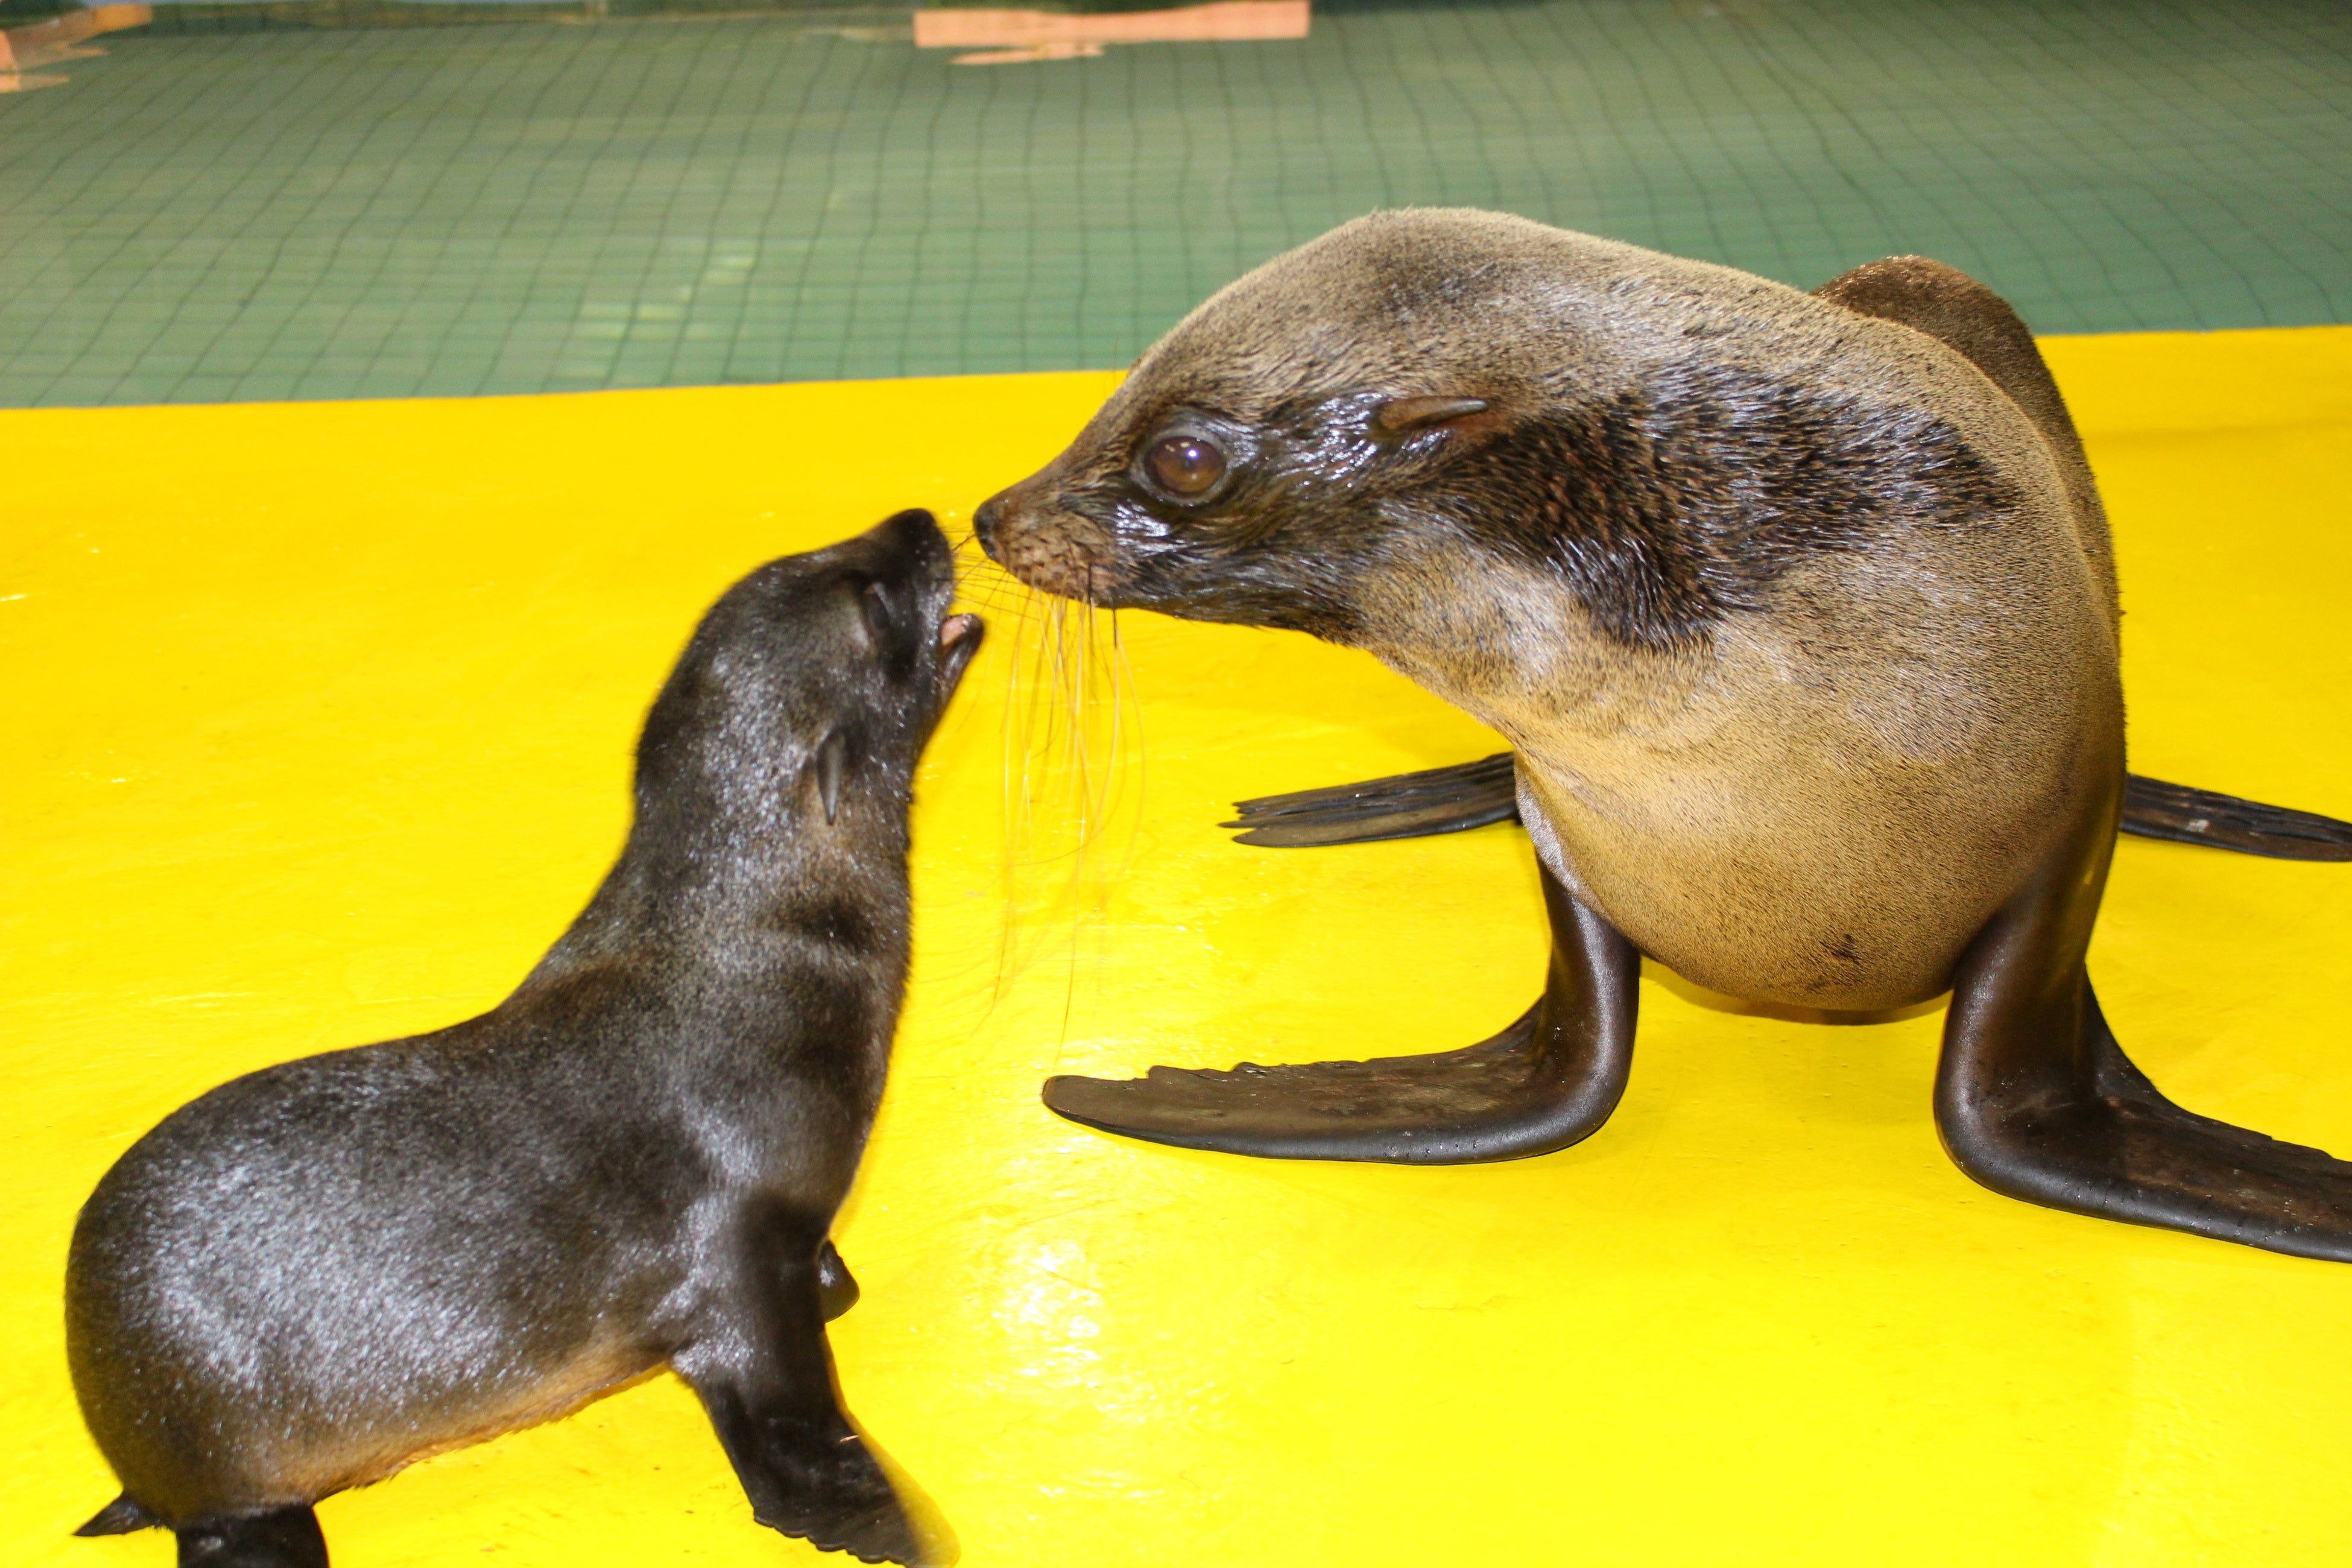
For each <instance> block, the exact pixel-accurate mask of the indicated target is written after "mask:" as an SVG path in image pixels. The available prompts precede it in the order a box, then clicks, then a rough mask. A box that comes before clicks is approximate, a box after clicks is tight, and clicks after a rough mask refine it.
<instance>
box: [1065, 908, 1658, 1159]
mask: <svg viewBox="0 0 2352 1568" xmlns="http://www.w3.org/2000/svg"><path fill="white" fill-rule="evenodd" d="M1543 886H1544V904H1545V907H1546V909H1547V910H1549V914H1550V917H1551V931H1552V953H1551V967H1550V972H1549V976H1548V979H1547V982H1546V984H1545V987H1544V994H1543V998H1542V1000H1540V1001H1538V1003H1537V1004H1536V1005H1534V1006H1533V1007H1531V1008H1529V1009H1528V1012H1527V1013H1526V1014H1525V1015H1524V1016H1522V1017H1521V1018H1520V1019H1519V1020H1518V1022H1517V1023H1515V1024H1513V1025H1512V1026H1510V1027H1509V1028H1507V1029H1506V1030H1504V1031H1503V1032H1502V1033H1501V1034H1499V1035H1497V1036H1496V1037H1494V1038H1493V1039H1491V1040H1487V1041H1486V1042H1484V1043H1483V1044H1480V1045H1475V1046H1472V1047H1468V1048H1467V1049H1465V1050H1457V1051H1446V1052H1443V1053H1441V1054H1438V1055H1435V1056H1425V1057H1387V1058H1380V1059H1377V1060H1373V1061H1360V1062H1357V1061H1339V1062H1315V1063H1312V1064H1309V1065H1306V1066H1301V1067H1274V1068H1263V1067H1255V1066H1252V1065H1250V1064H1247V1063H1244V1064H1243V1065H1242V1066H1240V1067H1238V1068H1234V1069H1233V1070H1232V1071H1230V1072H1217V1071H1212V1070H1193V1071H1188V1070H1184V1069H1181V1068H1164V1067H1161V1068H1152V1069H1151V1071H1150V1075H1149V1076H1148V1077H1145V1078H1140V1079H1129V1080H1127V1081H1124V1082H1119V1081H1114V1080H1111V1079H1093V1078H1071V1077H1061V1078H1054V1079H1047V1080H1046V1082H1045V1103H1046V1105H1047V1106H1049V1107H1050V1108H1052V1109H1053V1110H1055V1112H1057V1113H1058V1114H1060V1115H1063V1116H1066V1117H1067V1118H1069V1119H1070V1120H1071V1121H1077V1122H1083V1123H1084V1124H1086V1125H1087V1126H1089V1127H1096V1128H1100V1129H1101V1130H1102V1131H1106V1132H1118V1133H1123V1134H1125V1135H1126V1136H1128V1137H1129V1138H1141V1139H1144V1140H1146V1141H1148V1142H1154V1143H1172V1144H1176V1145H1178V1146H1180V1147H1182V1148H1187V1149H1215V1150H1220V1151H1222V1152H1226V1153H1232V1154H1259V1155H1265V1156H1268V1157H1271V1158H1276V1159H1288V1160H1373V1161H1382V1162H1387V1163H1394V1164H1421V1165H1459V1164H1472V1163H1478V1162H1482V1161H1488V1160H1514V1159H1519V1158H1522V1157H1524V1156H1526V1155H1530V1154H1548V1153H1549V1152H1552V1151H1553V1150H1555V1149H1565V1148H1567V1147H1568V1146H1569V1145H1570V1144H1571V1143H1575V1142H1580V1140H1582V1139H1584V1138H1587V1137H1590V1136H1591V1134H1592V1133H1593V1132H1594V1131H1596V1130H1597V1129H1599V1127H1600V1126H1601V1123H1602V1122H1603V1121H1607V1120H1608V1119H1609V1113H1610V1112H1611V1111H1612V1110H1615V1109H1616V1108H1617V1101H1618V1099H1619V1097H1620V1096H1622V1094H1623V1093H1624V1092H1625V1079H1626V1075H1627V1073H1628V1071H1629V1070H1630V1068H1631V1067H1632V1065H1633V1009H1634V999H1635V982H1636V981H1637V980H1638V979H1639V977H1640V974H1641V954H1640V953H1638V952H1635V951H1634V949H1633V944H1632V943H1631V942H1627V941H1626V940H1625V939H1624V938H1623V937H1622V936H1621V935H1619V934H1618V932H1617V931H1616V930H1615V929H1614V928H1613V927H1612V926H1611V925H1609V923H1608V922H1607V921H1603V920H1602V919H1601V917H1600V916H1598V915H1596V914H1594V913H1593V912H1592V911H1591V910H1588V909H1586V908H1585V907H1584V906H1583V905H1581V904H1580V903H1578V902H1577V901H1576V900H1574V899H1573V898H1571V897H1570V895H1569V893H1568V891H1567V889H1563V888H1562V887H1561V886H1560V885H1559V883H1558V882H1557V881H1555V880H1554V879H1552V876H1551V874H1550V873H1549V872H1548V871H1547V872H1545V873H1544V878H1543Z"/></svg>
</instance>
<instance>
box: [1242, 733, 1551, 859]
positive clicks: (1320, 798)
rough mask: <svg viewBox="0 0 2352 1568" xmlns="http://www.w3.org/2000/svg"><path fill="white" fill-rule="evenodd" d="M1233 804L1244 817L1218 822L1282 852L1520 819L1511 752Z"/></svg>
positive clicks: (1244, 841) (1246, 841) (1247, 840)
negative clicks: (1354, 782) (1356, 782)
mask: <svg viewBox="0 0 2352 1568" xmlns="http://www.w3.org/2000/svg"><path fill="white" fill-rule="evenodd" d="M1234 810H1235V811H1237V812H1239V813H1240V814H1241V815H1240V816H1238V817H1237V818H1235V819H1234V821H1232V822H1227V823H1222V824H1220V825H1219V826H1224V827H1241V828H1246V829H1248V831H1247V832H1245V833H1243V834H1241V835H1239V836H1238V837H1237V839H1236V842H1238V843H1242V844H1262V845H1265V846H1267V847H1273V848H1281V849H1303V848H1308V847H1315V846H1318V845H1324V844H1367V843H1370V842H1371V841H1373V840H1375V839H1381V838H1420V837H1424V836H1426V835H1429V834H1433V833H1460V832H1462V831H1463V830H1464V829H1465V828H1471V827H1484V826H1486V825H1487V824H1488V823H1490V822H1517V820H1518V818H1519V800H1518V785H1517V782H1516V780H1515V778H1514V776H1513V771H1512V766H1511V753H1510V752H1497V753H1496V755H1494V756H1491V757H1481V758H1479V759H1478V760H1477V761H1476V762H1475V763H1454V764H1453V765H1452V766H1450V767H1443V768H1426V769H1423V771H1421V772H1420V773H1391V774H1390V775H1389V776H1388V777H1386V778H1377V779H1366V780H1365V781H1364V782H1363V783H1361V784H1332V785H1329V786H1327V787H1325V788H1323V789H1302V790H1297V791H1294V792H1292V793H1291V794H1288V795H1260V796H1259V797H1257V798H1256V799H1255V800H1239V801H1235V802H1234Z"/></svg>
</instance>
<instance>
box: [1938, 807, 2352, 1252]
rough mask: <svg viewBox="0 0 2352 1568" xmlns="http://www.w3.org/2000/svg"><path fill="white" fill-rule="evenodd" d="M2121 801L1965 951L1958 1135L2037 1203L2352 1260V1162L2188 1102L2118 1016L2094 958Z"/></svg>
mask: <svg viewBox="0 0 2352 1568" xmlns="http://www.w3.org/2000/svg"><path fill="white" fill-rule="evenodd" d="M2114 810H2115V806H2114V805H2113V804H2112V803H2109V804H2107V805H2105V806H2104V807H2103V808H2102V809H2101V810H2100V811H2098V812H2096V813H2094V814H2092V816H2091V819H2090V820H2087V821H2086V822H2085V823H2084V825H2083V826H2082V827H2081V828H2080V829H2078V831H2077V832H2076V833H2075V834H2074V837H2073V839H2072V841H2071V843H2070V844H2069V845H2068V846H2067V847H2065V848H2064V849H2063V851H2062V852H2060V853H2059V854H2056V855H2053V858H2052V859H2051V862H2050V863H2049V864H2048V865H2047V866H2045V867H2044V868H2042V872H2041V873H2040V874H2039V875H2038V876H2037V877H2036V879H2034V881H2033V882H2032V883H2031V884H2029V885H2028V886H2027V887H2026V888H2025V889H2022V890H2021V892H2019V893H2018V895H2017V896H2016V897H2015V898H2013V899H2012V900H2011V901H2010V902H2009V903H2008V904H2007V905H2006V906H2005V907H2003V908H2002V909H2001V910H2000V912H1999V913H1998V914H1996V915H1995V916H1994V917H1993V919H1992V921H1990V923H1989V924H1988V925H1987V926H1986V927H1985V929H1984V931H1982V932H1981V933H1980V934H1979V936H1978V937H1977V939H1976V941H1975V942H1972V943H1971V944H1970V945H1969V950H1968V952H1966V953H1965V954H1963V955H1962V957H1961V959H1960V963H1959V967H1958V971H1957V972H1956V973H1955V974H1954V976H1953V985H1952V1006H1951V1012H1950V1014H1949V1015H1948V1017H1947V1018H1946V1020H1945V1025H1944V1049H1943V1057H1942V1060H1941V1062H1940V1063H1939V1065H1938V1066H1937V1073H1936V1126H1937V1131H1939V1132H1940V1133H1941V1134H1942V1135H1943V1139H1944V1146H1945V1147H1946V1148H1947V1149H1948V1150H1949V1151H1950V1152H1951V1155H1952V1158H1953V1160H1954V1161H1955V1162H1957V1163H1958V1165H1959V1167H1960V1168H1961V1169H1962V1170H1964V1171H1966V1172H1967V1173H1969V1175H1971V1176H1973V1177H1974V1178H1976V1179H1977V1180H1978V1181H1979V1182H1981V1183H1983V1184H1985V1185H1986V1186H1988V1187H1990V1188H1992V1189H1993V1190H1994V1191H1995V1192H1998V1193H2005V1194H2008V1195H2010V1196H2011V1197H2015V1198H2022V1199H2024V1200H2025V1201H2026V1202H2028V1203H2035V1204H2042V1205H2047V1206H2049V1207H2051V1208H2059V1209H2067V1210H2070V1211H2072V1212H2074V1213H2075V1214H2085V1215H2098V1216H2100V1217H2102V1218H2106V1219H2120V1220H2128V1221H2130V1222H2132V1223H2134V1224H2137V1225H2151V1226H2164V1227H2166V1228H2168V1229H2171V1230H2185V1231H2189V1232H2191V1233H2193V1234H2195V1235H2198V1236H2210V1237H2216V1238H2218V1239H2221V1240H2223V1241H2239V1242H2244V1243H2245V1244H2247V1245H2248V1246H2251V1247H2268V1248H2269V1249H2270V1250H2272V1251H2273V1252H2287V1253H2293V1254H2295V1255H2296V1256H2298V1257H2304V1258H2330V1259H2334V1260H2337V1261H2347V1262H2352V1164H2347V1163H2345V1162H2343V1161H2340V1160H2335V1159H2331V1158H2329V1157H2328V1156H2327V1155H2326V1154H2324V1153H2322V1152H2319V1151H2318V1150H2316V1149H2306V1148H2304V1147H2302V1146H2301V1145H2299V1144H2294V1143H2281V1142H2277V1141H2275V1140H2273V1139H2270V1138H2266V1137H2264V1136H2263V1135H2262V1134H2261V1133H2259V1132H2252V1131H2247V1130H2246V1129H2244V1128H2242V1127H2232V1126H2231V1125H2229V1124H2228V1123H2227V1122H2222V1121H2213V1120H2211V1119H2210V1118H2208V1117H2203V1116H2198V1115H2195V1114H2193V1113H2192V1112H2189V1111H2186V1110H2181V1109H2180V1108H2179V1106H2177V1105H2175V1104H2173V1103H2172V1102H2171V1101H2170V1100H2167V1099H2165V1098H2164V1096H2163V1095H2161V1094H2159V1093H2158V1091H2157V1089H2156V1086H2155V1085H2154V1084H2152V1083H2150V1082H2149V1081H2148V1079H2147V1076H2146V1075H2145V1074H2143V1073H2142V1072H2141V1071H2140V1070H2139V1069H2138V1068H2136V1067H2134V1066H2133V1065H2132V1064H2131V1061H2130V1060H2129V1058H2126V1056H2125V1055H2124V1053H2123V1048H2122V1047H2120V1046H2118V1045H2117V1044H2116V1037H2115V1035H2114V1034H2113V1033H2112V1032H2111V1031H2110V1030H2109V1029H2108V1027H2107V1024H2106V1019H2105V1017H2104V1016H2102V1015H2101V1013H2100V1011H2099V1004H2098V999H2097V998H2096V997H2095V996H2094V995H2093V994H2092V993H2091V983H2090V977H2089V975H2088V974H2087V973H2085V971H2084V964H2083V959H2084V952H2085V950H2086V949H2087V948H2088V947H2089V945H2090V937H2091V924H2092V921H2093V919H2094V917H2095V915H2096V914H2097V912H2098V906H2099V894H2100V891H2101V889H2103V887H2104V885H2105V869H2106V860H2107V856H2108V853H2109V849H2108V843H2109V839H2108V835H2109V833H2110V832H2111V827H2110V825H2111V824H2112V822H2113V821H2114V816H2113V813H2114Z"/></svg>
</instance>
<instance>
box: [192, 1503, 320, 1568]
mask: <svg viewBox="0 0 2352 1568" xmlns="http://www.w3.org/2000/svg"><path fill="white" fill-rule="evenodd" d="M175 1533H176V1534H177V1535H178V1536H179V1540H180V1568H327V1538H326V1536H325V1535H324V1534H322V1533H321V1532H320V1529H319V1516H318V1515H317V1514H314V1513H312V1512H311V1511H310V1510H309V1509H307V1508H303V1507H300V1506H299V1505H298V1506H296V1507H293V1508H281V1509H273V1510H270V1511H269V1512H268V1513H248V1514H240V1515H238V1516H236V1518H233V1519H203V1520H197V1521H194V1523H191V1524H184V1525H182V1526H180V1528H179V1529H178V1531H176V1532H175Z"/></svg>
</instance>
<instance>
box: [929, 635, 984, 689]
mask: <svg viewBox="0 0 2352 1568" xmlns="http://www.w3.org/2000/svg"><path fill="white" fill-rule="evenodd" d="M987 629H988V626H987V624H986V623H985V622H983V621H982V619H981V618H980V617H979V616H973V615H961V616H949V617H948V618H947V619H945V620H943V621H941V622H940V636H939V647H938V658H939V661H940V682H941V691H940V696H941V698H942V700H944V699H945V697H946V696H947V694H948V693H949V692H952V691H953V690H954V689H956V683H957V682H958V681H960V680H961V679H963V670H964V666H966V665H968V664H970V663H971V656H972V655H973V654H976V653H978V652H979V651H980V641H981V637H982V634H984V633H985V632H986V631H987Z"/></svg>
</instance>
